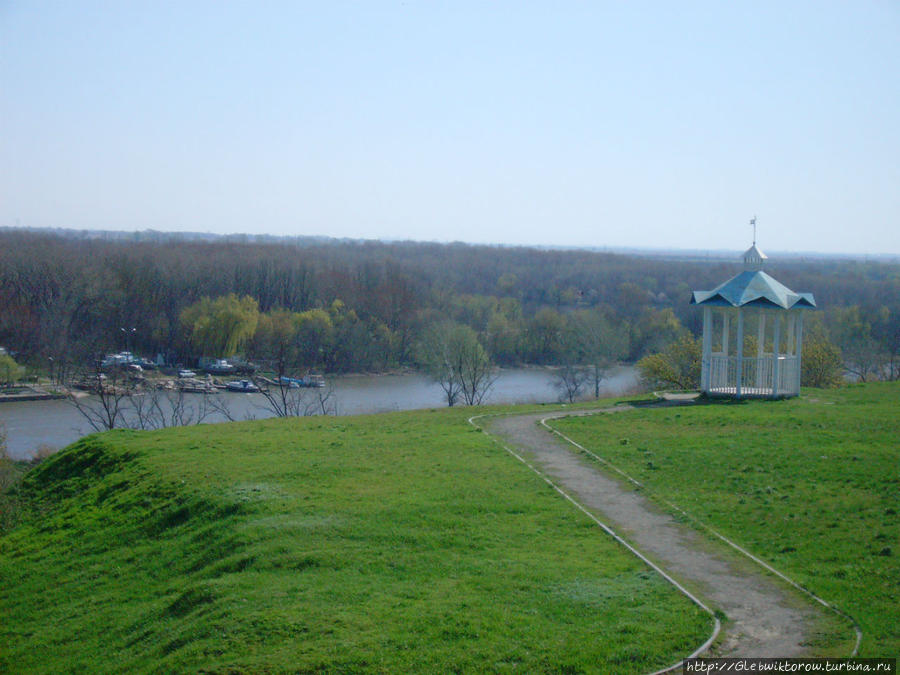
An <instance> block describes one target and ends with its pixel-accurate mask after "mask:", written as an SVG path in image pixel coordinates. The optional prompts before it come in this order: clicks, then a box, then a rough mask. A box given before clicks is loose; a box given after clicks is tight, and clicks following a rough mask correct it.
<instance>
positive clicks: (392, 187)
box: [0, 0, 900, 254]
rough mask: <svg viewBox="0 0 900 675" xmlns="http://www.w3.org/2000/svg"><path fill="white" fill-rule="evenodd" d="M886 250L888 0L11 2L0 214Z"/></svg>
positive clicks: (0, 88) (897, 200) (891, 15)
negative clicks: (755, 224) (755, 238)
mask: <svg viewBox="0 0 900 675" xmlns="http://www.w3.org/2000/svg"><path fill="white" fill-rule="evenodd" d="M754 213H755V214H757V215H758V216H759V227H760V229H759V243H760V246H761V248H763V249H764V250H773V251H775V250H781V251H801V250H811V251H822V252H848V253H895V254H896V253H900V2H897V0H882V1H877V0H857V1H853V2H851V1H848V0H841V1H840V2H833V1H829V0H815V1H810V2H792V1H790V0H778V1H777V2H767V1H765V0H762V1H760V0H752V1H751V2H742V1H736V0H728V1H722V0H714V1H710V2H670V1H665V2H663V1H660V2H646V3H645V2H616V3H612V2H600V1H595V2H540V3H538V2H494V1H488V0H484V2H460V1H457V0H454V1H452V2H449V1H448V2H419V1H416V0H406V1H404V2H387V1H386V2H377V1H375V0H360V1H359V2H349V3H344V2H334V1H332V0H328V1H320V2H315V3H311V2H310V3H304V2H265V1H261V2H259V1H258V2H246V3H238V2H220V1H217V2H193V1H191V0H179V1H177V2H161V1H159V0H153V1H152V2H146V1H141V2H137V1H135V2H120V1H118V0H109V1H108V2H92V1H89V0H77V1H73V0H64V1H61V2H44V1H38V0H30V1H24V0H23V1H17V0H0V226H4V225H5V226H14V225H16V224H19V225H23V226H35V227H44V226H47V227H72V228H79V229H81V228H90V229H118V230H142V229H148V228H150V229H157V230H191V231H204V232H218V233H231V232H252V233H257V232H266V233H272V234H289V235H295V234H303V235H307V234H308V235H329V236H337V237H361V238H390V239H418V240H437V241H453V240H458V241H467V242H492V243H513V244H516V243H519V244H561V245H580V246H642V247H672V246H675V247H681V248H701V249H706V248H710V249H713V248H726V249H740V248H744V247H746V246H747V245H749V242H750V239H751V236H752V231H751V228H750V227H749V225H748V224H747V222H748V220H749V219H750V217H751V216H752V215H753V214H754Z"/></svg>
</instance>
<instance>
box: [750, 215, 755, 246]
mask: <svg viewBox="0 0 900 675" xmlns="http://www.w3.org/2000/svg"><path fill="white" fill-rule="evenodd" d="M750 224H751V225H752V226H753V245H754V246H756V216H755V215H754V216H753V217H752V218H751V219H750Z"/></svg>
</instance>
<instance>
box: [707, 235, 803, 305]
mask: <svg viewBox="0 0 900 675" xmlns="http://www.w3.org/2000/svg"><path fill="white" fill-rule="evenodd" d="M764 260H765V254H764V253H762V252H761V251H760V250H759V249H757V248H756V245H755V244H754V245H753V246H752V247H750V249H749V250H748V251H747V252H746V253H745V254H744V263H745V265H746V266H747V267H752V268H755V269H745V270H744V271H743V272H741V273H740V274H738V275H737V276H735V277H732V278H731V279H729V280H728V281H726V282H725V283H724V284H721V285H719V286H717V287H716V288H714V289H713V290H711V291H694V293H693V295H692V297H691V304H692V305H708V306H713V307H748V306H749V307H769V308H780V309H791V308H793V307H797V308H801V307H805V308H815V306H816V301H815V299H814V298H813V294H812V293H795V292H794V291H792V290H791V289H790V288H788V287H787V286H785V285H784V284H782V283H781V282H780V281H777V280H775V279H773V278H772V277H770V276H769V275H768V274H766V273H765V272H763V271H762V270H761V269H760V267H762V262H763V261H764Z"/></svg>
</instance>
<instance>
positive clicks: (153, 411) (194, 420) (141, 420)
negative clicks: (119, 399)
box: [124, 389, 234, 429]
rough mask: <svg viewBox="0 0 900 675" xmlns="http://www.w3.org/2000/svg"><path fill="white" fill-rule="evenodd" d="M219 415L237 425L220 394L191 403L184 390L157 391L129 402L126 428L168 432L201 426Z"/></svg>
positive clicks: (137, 395) (134, 397)
mask: <svg viewBox="0 0 900 675" xmlns="http://www.w3.org/2000/svg"><path fill="white" fill-rule="evenodd" d="M216 414H219V415H221V416H222V417H224V418H225V419H227V420H228V421H234V418H233V417H232V415H231V412H230V410H229V408H228V404H227V403H226V402H225V400H224V399H223V398H222V397H221V396H220V395H219V394H198V395H197V397H196V398H195V399H194V401H192V400H191V399H189V398H188V396H187V394H185V393H184V392H183V391H181V390H177V391H160V390H158V389H154V390H150V391H145V392H134V393H133V394H132V395H131V396H130V397H128V399H127V406H126V408H125V412H124V418H125V420H126V424H125V426H129V427H134V428H137V429H165V428H167V427H186V426H191V425H193V424H202V423H203V422H204V421H206V420H207V419H208V418H209V417H211V416H212V415H216Z"/></svg>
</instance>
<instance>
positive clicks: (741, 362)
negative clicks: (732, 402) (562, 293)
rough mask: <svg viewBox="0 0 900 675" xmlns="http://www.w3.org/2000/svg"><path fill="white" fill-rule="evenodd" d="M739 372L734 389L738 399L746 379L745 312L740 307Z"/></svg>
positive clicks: (738, 319)
mask: <svg viewBox="0 0 900 675" xmlns="http://www.w3.org/2000/svg"><path fill="white" fill-rule="evenodd" d="M735 358H736V360H737V370H736V371H735V375H734V387H735V393H736V394H737V397H738V398H740V397H741V384H742V380H743V379H744V310H742V309H741V308H740V307H738V311H737V345H736V348H735Z"/></svg>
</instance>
